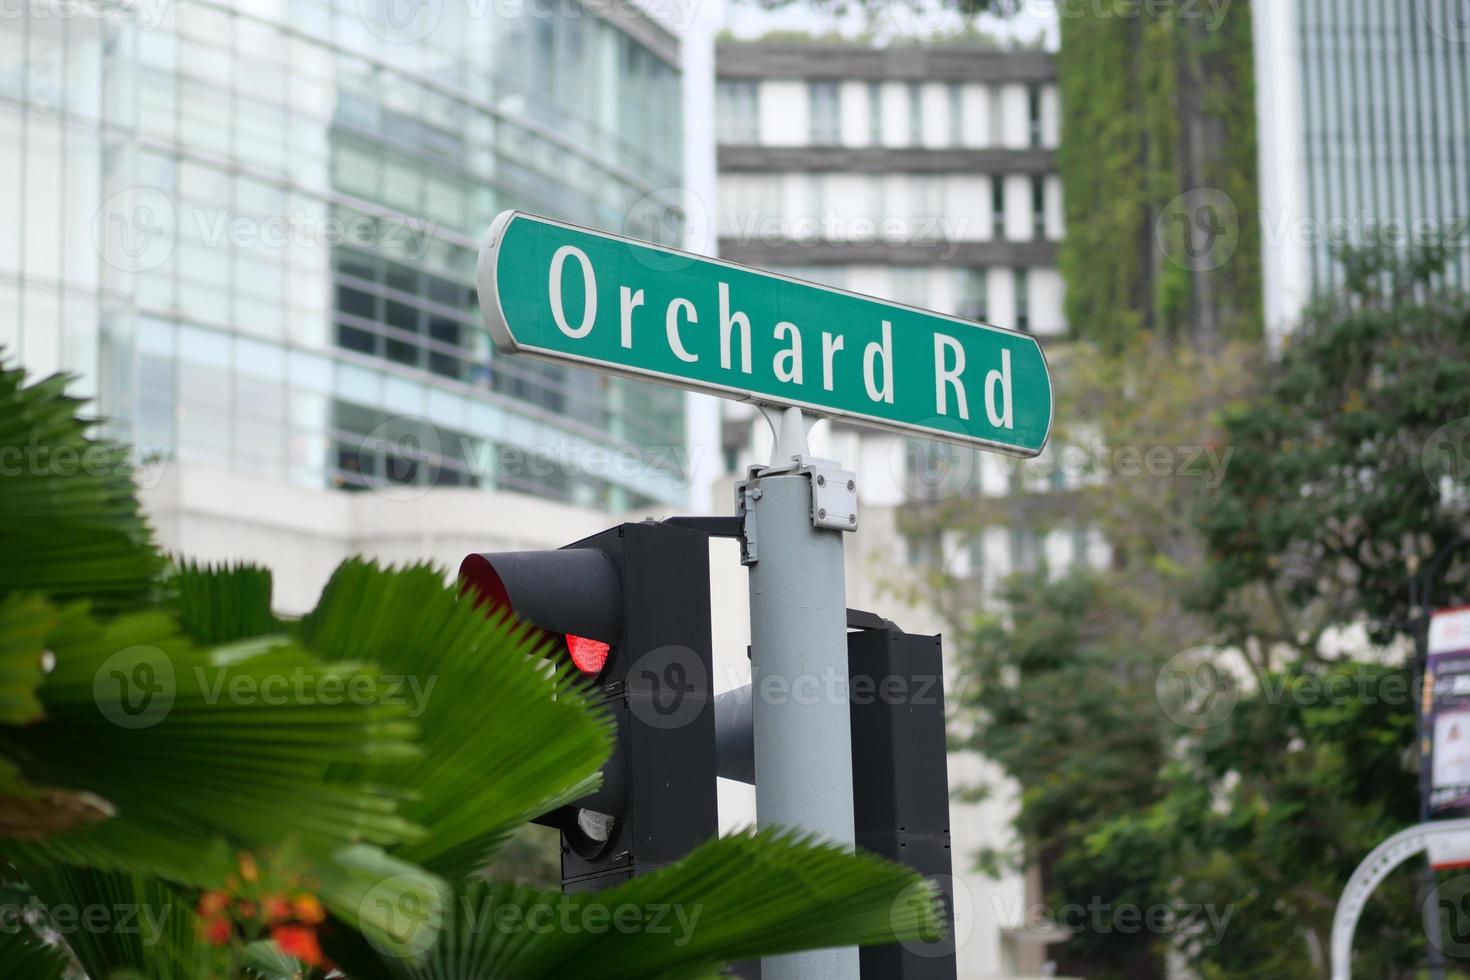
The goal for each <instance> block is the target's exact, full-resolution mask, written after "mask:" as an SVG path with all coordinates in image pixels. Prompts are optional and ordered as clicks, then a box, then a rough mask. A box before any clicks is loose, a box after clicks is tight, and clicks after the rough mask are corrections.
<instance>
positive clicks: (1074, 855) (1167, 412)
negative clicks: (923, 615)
mask: <svg viewBox="0 0 1470 980" xmlns="http://www.w3.org/2000/svg"><path fill="white" fill-rule="evenodd" d="M1442 257H1443V252H1442V250H1441V249H1439V248H1438V247H1437V246H1432V247H1430V248H1428V249H1422V250H1412V251H1409V252H1402V251H1398V250H1390V249H1384V248H1381V247H1379V246H1378V245H1377V244H1374V243H1370V245H1369V246H1368V247H1366V248H1360V249H1356V250H1348V251H1346V252H1344V254H1343V256H1342V258H1343V262H1344V268H1345V269H1346V270H1347V271H1348V272H1349V275H1348V276H1347V278H1346V282H1347V288H1346V289H1345V291H1344V292H1343V293H1342V294H1340V295H1338V296H1336V297H1332V298H1329V299H1327V300H1324V301H1323V302H1321V303H1319V304H1318V305H1317V306H1315V307H1314V308H1313V309H1312V310H1311V311H1309V313H1308V314H1307V316H1306V317H1305V321H1304V323H1303V324H1302V326H1301V328H1300V329H1299V330H1298V331H1297V332H1296V333H1294V334H1293V335H1292V337H1291V338H1290V339H1289V341H1288V342H1287V343H1286V345H1285V346H1284V349H1283V350H1281V351H1280V352H1279V354H1277V355H1276V356H1275V357H1274V358H1271V359H1267V360H1264V361H1262V360H1260V359H1259V358H1257V357H1256V356H1255V355H1253V354H1252V353H1251V352H1250V351H1249V350H1235V349H1233V348H1227V349H1226V351H1225V354H1224V355H1223V356H1222V357H1219V358H1209V359H1206V358H1201V357H1199V356H1197V355H1196V354H1194V353H1193V352H1191V351H1190V350H1187V349H1177V348H1175V349H1172V350H1171V349H1169V348H1168V347H1167V346H1165V345H1163V344H1157V343H1156V344H1150V345H1147V346H1143V347H1140V346H1136V345H1135V346H1133V347H1131V348H1130V349H1129V350H1128V353H1127V356H1125V357H1122V358H1112V357H1108V356H1106V355H1105V354H1103V353H1100V352H1094V351H1089V350H1087V349H1086V348H1083V349H1082V350H1079V351H1074V352H1073V353H1072V354H1071V355H1070V357H1069V358H1068V359H1067V364H1066V366H1065V373H1063V374H1062V375H1061V376H1060V382H1059V389H1060V390H1061V391H1062V397H1063V401H1062V402H1061V404H1060V405H1059V411H1058V418H1059V420H1063V421H1064V422H1067V421H1070V423H1071V424H1069V425H1068V424H1064V425H1063V426H1062V427H1061V428H1060V430H1059V433H1058V436H1057V437H1056V438H1057V440H1058V442H1057V444H1056V445H1054V447H1053V450H1052V451H1053V452H1054V453H1060V452H1062V451H1063V448H1064V447H1066V446H1068V445H1073V446H1075V444H1076V443H1077V442H1079V441H1085V440H1086V439H1088V438H1097V439H1098V440H1100V442H1101V443H1102V444H1103V445H1105V446H1107V447H1109V449H1108V450H1107V451H1102V452H1099V451H1092V452H1089V453H1084V454H1083V458H1086V459H1088V460H1091V461H1092V462H1093V463H1094V464H1100V465H1096V469H1097V471H1098V472H1097V474H1096V475H1097V476H1098V479H1095V480H1093V479H1088V476H1089V475H1090V474H1089V473H1088V472H1087V471H1084V472H1082V473H1081V474H1080V476H1079V475H1078V474H1077V473H1076V472H1075V471H1073V472H1071V473H1070V475H1072V476H1075V477H1079V478H1076V479H1073V480H1072V481H1070V483H1069V485H1070V486H1071V489H1070V490H1064V491H1062V492H1053V493H1051V494H1048V495H1047V496H1048V498H1049V501H1048V503H1047V504H1046V505H1044V506H1038V505H1035V504H1032V503H1031V502H1030V498H1026V499H1024V500H1023V501H1020V502H1018V501H1016V500H1008V501H1000V502H988V503H987V502H981V501H975V500H955V501H949V502H947V503H946V505H944V506H943V507H942V508H940V509H939V510H938V511H937V514H938V516H937V517H936V518H934V519H937V520H938V521H940V522H941V524H942V526H945V527H966V528H971V529H978V528H980V527H984V526H986V525H988V524H994V523H997V522H1003V521H1007V520H1013V519H1015V516H1016V514H1017V513H1021V514H1023V515H1024V516H1025V517H1026V518H1027V519H1030V520H1040V521H1042V522H1043V523H1042V526H1047V525H1046V523H1045V522H1046V521H1047V520H1050V521H1052V522H1054V523H1057V524H1060V523H1061V522H1065V521H1068V520H1078V519H1086V520H1088V521H1093V522H1096V524H1097V526H1099V527H1101V528H1102V529H1103V530H1104V532H1105V535H1106V537H1107V538H1108V540H1109V542H1110V543H1111V544H1112V560H1111V563H1110V565H1109V566H1108V567H1106V568H1103V569H1088V570H1079V571H1076V572H1074V573H1072V574H1070V575H1068V576H1066V577H1063V578H1061V579H1058V580H1051V579H1049V578H1048V577H1047V576H1046V575H1044V574H1043V575H1038V576H1034V577H1029V578H1021V579H1017V580H1014V581H1012V582H1011V583H1009V584H1008V586H1007V587H1006V588H1005V590H1004V593H1003V595H1002V596H1001V597H1000V600H1001V601H1000V602H999V603H998V604H996V606H995V607H994V608H992V609H989V610H987V611H984V612H980V613H978V614H977V612H976V609H975V605H974V602H973V598H974V597H973V594H971V593H969V591H968V590H969V586H968V585H967V584H966V583H959V582H953V581H943V582H941V583H940V584H942V585H944V586H947V587H949V588H950V589H953V590H954V591H956V592H958V593H959V594H960V596H961V601H951V602H948V603H946V604H945V606H944V608H945V609H946V610H948V611H949V613H950V615H951V618H952V619H953V621H954V628H955V633H954V634H953V635H954V636H955V638H956V639H957V640H958V642H957V643H955V644H954V646H955V647H956V648H957V650H958V652H959V653H960V655H961V656H962V658H963V662H964V663H965V665H966V672H967V673H969V674H971V675H973V679H974V680H975V683H974V684H971V685H969V686H968V687H966V688H964V689H963V691H962V693H963V699H964V709H965V710H964V713H963V718H962V720H963V721H964V723H965V724H964V726H963V727H964V731H963V732H961V733H960V735H959V738H960V740H961V742H962V744H964V745H966V746H968V747H970V748H973V749H975V750H976V751H978V752H980V753H982V754H984V755H986V756H987V757H989V758H991V759H993V760H995V761H996V762H997V763H999V764H1000V766H1001V767H1002V769H1003V770H1004V771H1005V772H1006V773H1007V774H1008V775H1009V776H1010V777H1011V778H1012V779H1014V780H1015V781H1016V783H1017V784H1018V785H1019V787H1020V793H1021V795H1020V801H1019V803H1020V805H1019V812H1018V816H1017V829H1018V830H1019V832H1020V838H1021V846H1022V850H1021V852H1020V853H1017V854H1010V855H995V854H986V855H982V864H984V865H986V866H991V867H994V866H996V864H997V862H998V861H999V860H1003V859H1009V860H1011V861H1014V862H1018V863H1032V862H1034V863H1035V864H1036V865H1038V866H1039V867H1040V870H1041V872H1042V884H1043V888H1044V890H1045V898H1046V901H1047V903H1048V904H1049V906H1050V907H1051V908H1053V909H1062V908H1064V907H1065V906H1067V905H1068V904H1071V905H1081V906H1086V905H1087V904H1088V903H1089V902H1099V903H1101V904H1103V905H1107V906H1111V907H1112V908H1114V909H1115V910H1116V907H1117V906H1118V905H1119V904H1131V905H1135V906H1138V907H1139V908H1141V909H1145V910H1146V909H1147V908H1148V907H1150V906H1151V905H1156V906H1161V907H1166V908H1168V909H1172V910H1173V911H1172V912H1171V913H1170V914H1169V915H1168V916H1167V919H1166V927H1164V928H1160V929H1157V930H1141V931H1140V930H1135V931H1132V932H1129V931H1126V930H1125V929H1124V928H1123V927H1122V926H1123V923H1122V922H1121V921H1120V920H1119V919H1118V918H1117V917H1114V918H1112V919H1109V918H1108V916H1107V915H1106V914H1104V915H1102V916H1101V917H1090V918H1089V919H1087V920H1086V921H1085V922H1083V923H1081V924H1080V927H1079V928H1077V929H1076V931H1075V932H1073V934H1072V935H1071V936H1070V937H1069V938H1068V939H1067V941H1066V942H1065V943H1063V944H1062V945H1061V946H1060V947H1059V948H1057V949H1056V950H1055V956H1054V958H1055V959H1056V960H1057V961H1058V966H1059V968H1060V970H1061V972H1064V973H1079V974H1082V973H1085V975H1087V976H1090V977H1130V978H1131V977H1149V976H1163V975H1164V973H1165V959H1166V957H1167V956H1168V955H1169V954H1174V955H1177V956H1180V957H1182V958H1183V961H1184V962H1185V963H1187V964H1188V965H1190V966H1191V967H1192V968H1193V969H1194V970H1196V971H1197V972H1198V973H1199V974H1200V975H1201V976H1203V977H1206V978H1216V977H1219V978H1224V977H1241V976H1246V977H1324V976H1326V969H1327V966H1326V951H1327V943H1328V937H1329V932H1330V925H1331V918H1332V914H1333V911H1334V908H1335V905H1336V902H1337V898H1338V895H1339V893H1340V891H1341V888H1342V886H1343V885H1344V884H1345V882H1346V879H1347V877H1348V875H1349V874H1350V873H1351V871H1352V869H1353V868H1354V867H1356V865H1357V864H1358V862H1360V861H1361V860H1362V859H1363V858H1364V857H1365V856H1366V855H1367V853H1368V851H1369V850H1371V849H1372V847H1373V846H1375V845H1376V844H1377V843H1379V842H1380V841H1381V840H1382V839H1383V838H1385V837H1387V836H1388V835H1389V834H1391V833H1393V832H1395V831H1397V830H1400V829H1402V828H1403V827H1405V826H1407V825H1409V824H1411V823H1413V822H1414V821H1415V820H1416V819H1417V805H1416V799H1417V793H1416V788H1415V784H1416V778H1417V763H1416V762H1415V756H1414V747H1413V746H1414V708H1413V700H1412V691H1413V690H1414V684H1413V676H1414V669H1415V668H1414V664H1413V662H1412V657H1411V645H1410V644H1409V642H1408V637H1409V635H1410V631H1411V629H1412V627H1413V625H1414V622H1415V621H1414V616H1415V615H1416V614H1417V611H1416V610H1414V609H1412V608H1411V607H1410V606H1409V604H1408V591H1409V590H1408V578H1409V576H1410V575H1411V574H1412V573H1413V572H1414V571H1415V570H1416V569H1417V568H1420V567H1422V566H1423V563H1424V562H1425V561H1426V560H1427V559H1428V558H1429V557H1430V556H1431V555H1432V554H1434V553H1435V552H1436V551H1438V550H1439V549H1440V548H1441V547H1443V546H1444V545H1446V544H1447V543H1449V542H1451V541H1453V540H1456V539H1457V538H1458V537H1459V536H1461V535H1463V534H1466V533H1470V510H1467V502H1470V480H1467V476H1470V462H1467V460H1470V453H1466V451H1465V447H1466V446H1467V445H1470V442H1467V441H1466V434H1467V433H1470V421H1467V420H1470V373H1467V372H1470V349H1467V344H1470V300H1467V299H1466V297H1464V296H1459V295H1452V294H1447V293H1444V292H1442V291H1438V290H1436V289H1435V288H1434V284H1435V283H1436V282H1437V281H1438V273H1439V270H1440V268H1441V265H1440V263H1441V261H1442ZM1130 446H1131V447H1133V448H1135V449H1136V450H1138V451H1139V453H1140V455H1141V456H1142V458H1143V459H1145V460H1146V459H1147V454H1148V451H1149V450H1150V449H1151V448H1154V447H1165V448H1166V449H1172V450H1173V451H1174V456H1173V458H1174V459H1175V460H1176V461H1178V460H1180V459H1181V458H1182V454H1183V453H1184V451H1185V450H1187V449H1189V448H1190V447H1205V448H1209V447H1213V451H1214V458H1215V459H1216V460H1217V461H1219V462H1220V463H1221V464H1222V468H1220V469H1218V470H1216V469H1207V471H1206V472H1205V473H1203V474H1201V475H1200V476H1199V477H1198V478H1194V477H1190V476H1188V475H1186V474H1185V473H1183V472H1181V471H1180V470H1179V469H1177V468H1175V469H1168V470H1167V471H1162V470H1160V471H1155V472H1153V473H1150V472H1148V470H1147V468H1146V467H1144V468H1142V470H1140V469H1139V468H1137V467H1128V468H1125V467H1123V466H1122V465H1120V464H1121V460H1122V457H1121V456H1120V455H1119V453H1120V452H1121V449H1122V448H1124V447H1130ZM1165 458H1168V454H1166V455H1165ZM1038 465H1040V466H1041V467H1042V468H1043V470H1044V469H1045V467H1046V466H1047V465H1048V464H1047V462H1046V461H1045V460H1043V461H1042V462H1041V463H1040V464H1038ZM1025 472H1026V471H1025V470H1024V469H1023V470H1021V471H1020V473H1019V474H1018V477H1017V479H1016V481H1015V482H1016V484H1017V486H1018V487H1020V486H1024V485H1025V484H1026V483H1027V480H1026V479H1025V477H1024V474H1025ZM1053 482H1054V481H1053ZM927 519H930V518H923V520H927ZM942 578H943V576H941V579H942ZM933 585H934V583H929V586H930V590H931V591H933V592H935V593H936V594H940V595H943V594H944V592H945V590H944V589H943V588H941V589H938V590H935V589H934V588H933ZM1466 593H1467V588H1466V584H1465V579H1464V568H1463V566H1462V565H1455V566H1451V568H1450V574H1449V576H1448V578H1447V581H1446V584H1445V586H1444V588H1443V589H1442V591H1441V592H1440V594H1439V595H1438V597H1437V601H1438V602H1440V603H1451V602H1454V601H1457V600H1458V601H1464V600H1465V598H1466ZM966 596H968V598H969V600H970V601H969V603H968V604H966V602H965V601H963V600H964V598H965V597H966ZM985 789H986V788H980V790H979V791H981V792H983V791H984V790H985ZM1415 874H1416V872H1415V870H1414V869H1403V870H1401V871H1400V872H1398V873H1397V874H1395V875H1394V876H1393V877H1391V878H1390V879H1389V880H1388V882H1386V883H1385V885H1383V886H1382V887H1381V888H1380V890H1379V892H1378V894H1377V895H1376V897H1375V898H1374V900H1373V901H1372V902H1370V904H1369V906H1368V908H1367V910H1366V912H1365V916H1364V919H1363V921H1362V923H1361V925H1360V927H1359V933H1358V943H1357V946H1356V950H1355V972H1358V973H1359V974H1360V975H1364V976H1384V977H1406V976H1412V975H1414V970H1415V968H1416V964H1417V963H1419V962H1421V961H1422V959H1423V957H1424V955H1425V950H1426V947H1425V940H1424V936H1423V931H1422V927H1421V925H1420V914H1419V913H1420V906H1419V902H1418V900H1417V898H1416V896H1415V889H1414V885H1415V881H1414V877H1415ZM1201 910H1204V911H1206V912H1208V911H1209V910H1213V912H1214V914H1215V916H1216V917H1217V918H1218V919H1219V920H1220V921H1221V922H1222V923H1223V925H1222V929H1223V933H1222V932H1221V931H1220V930H1216V929H1213V928H1210V927H1208V921H1209V920H1208V918H1207V917H1206V918H1203V921H1204V922H1205V923H1206V925H1205V926H1203V927H1202V925H1201V923H1202V917H1201V915H1200V911H1201ZM1063 925H1078V924H1077V923H1063ZM1222 935H1223V941H1220V939H1221V936H1222Z"/></svg>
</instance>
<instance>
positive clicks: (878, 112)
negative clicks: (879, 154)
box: [868, 82, 883, 146]
mask: <svg viewBox="0 0 1470 980" xmlns="http://www.w3.org/2000/svg"><path fill="white" fill-rule="evenodd" d="M868 143H869V144H871V145H872V146H882V145H883V84H882V83H881V82H869V83H868Z"/></svg>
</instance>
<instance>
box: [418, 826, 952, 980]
mask: <svg viewBox="0 0 1470 980" xmlns="http://www.w3.org/2000/svg"><path fill="white" fill-rule="evenodd" d="M711 882H719V883H720V887H719V888H717V889H716V888H711V887H710V883H711ZM933 901H934V892H933V886H932V885H930V884H929V883H928V882H922V883H916V882H915V881H914V879H913V878H912V877H911V876H909V875H908V874H906V873H905V872H903V871H902V870H901V869H899V868H897V867H895V866H894V865H891V864H888V863H886V862H883V861H879V860H877V859H876V858H871V857H866V856H860V857H857V858H854V857H853V856H852V855H849V854H846V853H843V852H842V851H840V850H839V849H837V848H836V847H833V846H830V845H822V844H817V843H815V842H814V841H803V840H802V839H799V838H796V837H793V836H790V835H785V834H771V833H760V834H755V833H741V834H735V835H732V836H729V837H723V838H721V839H719V840H718V841H714V842H711V843H710V844H709V845H708V846H706V847H703V848H701V849H699V850H698V851H696V852H695V853H694V854H692V855H690V856H689V857H688V858H686V859H684V860H683V861H681V862H679V863H678V864H675V865H672V866H670V867H668V868H664V869H662V870H659V871H655V872H653V873H652V874H649V875H647V876H645V877H641V878H635V879H633V880H631V881H629V882H627V883H625V884H623V885H619V886H618V887H616V888H612V889H608V890H606V891H602V892H596V893H590V894H569V895H562V894H561V893H559V892H545V891H535V890H533V889H529V888H524V887H519V886H515V885H511V884H504V883H490V884H486V883H483V882H476V883H471V884H469V885H467V886H466V887H465V888H464V890H463V891H462V892H461V893H460V894H459V895H457V896H456V899H455V901H454V903H453V908H454V910H455V912H454V914H453V915H452V916H450V918H449V921H448V922H447V923H446V935H445V939H444V941H443V942H442V943H441V944H440V945H439V946H437V947H436V948H435V950H434V951H433V952H432V953H431V954H430V956H429V957H427V958H426V959H424V960H422V961H417V962H414V963H412V964H406V965H404V966H403V967H401V968H400V969H399V970H398V971H397V972H399V974H400V975H401V976H405V977H412V978H415V980H501V978H505V980H510V978H514V980H540V978H545V980H551V978H556V977H583V976H596V977H599V978H602V980H643V978H650V980H696V978H702V977H711V976H714V975H716V974H717V972H718V970H719V967H720V965H721V963H722V962H724V961H726V960H730V959H741V958H746V957H756V956H760V955H764V954H769V953H780V952H794V951H797V950H802V949H809V948H811V947H813V946H828V945H846V944H851V945H868V944H871V943H874V942H882V941H884V940H885V938H886V937H887V936H889V935H891V934H892V933H893V932H895V931H898V932H901V933H904V934H907V935H911V936H919V935H927V936H935V935H937V934H939V930H941V926H940V920H939V919H938V918H937V917H936V916H935V914H934V903H933ZM497 916H500V917H506V918H505V919H503V920H502V921H507V920H508V921H526V922H537V921H551V920H556V921H558V922H560V923H565V924H569V925H564V926H563V927H562V928H561V929H560V930H559V932H558V935H557V937H556V941H555V942H541V943H526V942H524V941H523V937H522V936H521V935H519V934H518V933H517V931H515V930H505V929H489V928H485V927H484V920H486V919H493V918H495V917H497ZM838 920H840V923H839V922H838ZM834 930H835V931H834Z"/></svg>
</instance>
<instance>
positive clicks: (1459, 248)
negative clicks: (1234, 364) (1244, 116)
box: [1252, 0, 1470, 336]
mask: <svg viewBox="0 0 1470 980" xmlns="http://www.w3.org/2000/svg"><path fill="white" fill-rule="evenodd" d="M1252 9H1253V14H1252V16H1253V26H1254V40H1255V62H1256V107H1257V118H1258V120H1259V126H1260V182H1261V209H1262V214H1261V218H1262V221H1261V225H1262V235H1263V253H1262V254H1263V262H1262V268H1263V273H1264V279H1265V307H1266V321H1267V326H1268V329H1269V330H1270V331H1271V333H1272V334H1273V335H1276V336H1279V335H1280V334H1281V333H1283V332H1285V331H1287V330H1290V329H1291V327H1292V325H1293V323H1294V321H1295V319H1296V317H1297V315H1298V314H1299V313H1300V311H1301V309H1302V307H1303V305H1304V304H1305V303H1307V302H1309V301H1310V300H1311V298H1312V297H1313V296H1315V295H1318V294H1321V293H1325V292H1331V291H1333V290H1335V289H1338V288H1340V287H1341V286H1342V283H1343V270H1342V268H1341V266H1340V264H1339V263H1338V262H1337V261H1336V257H1335V254H1334V253H1335V251H1336V249H1337V248H1338V247H1339V246H1340V245H1343V244H1360V243H1362V242H1364V241H1365V240H1371V239H1373V238H1375V237H1377V238H1379V239H1380V240H1382V241H1384V242H1386V243H1390V244H1398V245H1406V244H1407V243H1409V242H1411V241H1414V240H1427V239H1429V238H1431V237H1437V236H1443V237H1445V238H1446V239H1447V240H1448V245H1449V263H1448V266H1447V268H1446V271H1445V276H1444V280H1445V282H1444V284H1445V285H1448V286H1451V287H1455V288H1459V289H1470V224H1467V222H1470V18H1467V17H1466V16H1465V14H1466V7H1465V5H1464V3H1463V2H1462V0H1414V2H1413V3H1383V4H1378V3H1368V4H1343V3H1339V2H1333V0H1273V2H1272V3H1269V4H1255V5H1254V6H1253V8H1252Z"/></svg>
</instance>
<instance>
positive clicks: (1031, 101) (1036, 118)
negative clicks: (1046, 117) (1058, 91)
mask: <svg viewBox="0 0 1470 980" xmlns="http://www.w3.org/2000/svg"><path fill="white" fill-rule="evenodd" d="M1026 118H1027V122H1028V129H1029V131H1030V139H1031V145H1032V146H1040V145H1041V86H1040V85H1032V86H1031V87H1030V89H1029V90H1027V92H1026Z"/></svg>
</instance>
